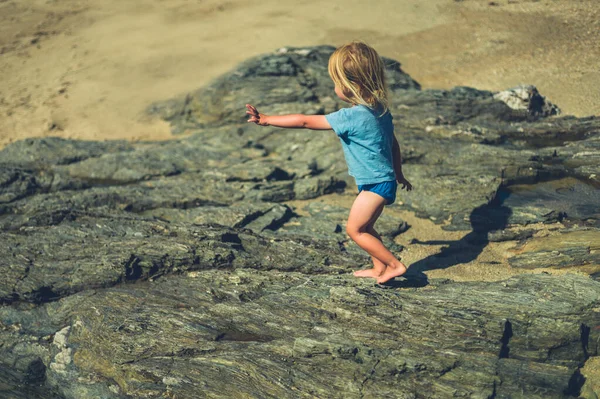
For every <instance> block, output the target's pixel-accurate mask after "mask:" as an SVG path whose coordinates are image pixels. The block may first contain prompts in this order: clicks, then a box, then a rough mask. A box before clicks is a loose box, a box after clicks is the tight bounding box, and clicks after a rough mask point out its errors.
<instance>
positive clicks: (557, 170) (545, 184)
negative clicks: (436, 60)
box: [0, 46, 600, 398]
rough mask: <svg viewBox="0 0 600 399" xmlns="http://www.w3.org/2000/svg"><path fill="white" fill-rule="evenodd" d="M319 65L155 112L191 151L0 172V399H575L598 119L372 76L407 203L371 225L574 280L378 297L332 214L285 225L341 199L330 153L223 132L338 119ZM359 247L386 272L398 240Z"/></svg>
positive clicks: (271, 61) (103, 146)
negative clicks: (383, 90) (0, 398)
mask: <svg viewBox="0 0 600 399" xmlns="http://www.w3.org/2000/svg"><path fill="white" fill-rule="evenodd" d="M332 51H333V48H331V47H327V46H323V47H314V48H302V49H292V48H290V49H282V50H279V51H277V52H275V53H273V54H268V55H265V56H261V57H257V58H255V59H252V60H248V61H247V62H245V63H243V64H242V65H240V66H239V68H237V69H236V70H235V71H232V72H231V73H228V74H226V75H224V76H223V77H222V78H220V79H218V80H217V81H215V82H214V83H213V84H211V85H210V86H208V87H206V88H203V89H200V90H198V91H195V92H193V93H191V94H189V95H188V96H186V97H185V98H181V99H174V100H169V101H167V102H165V103H161V104H155V105H153V106H152V107H150V111H151V112H157V113H160V114H161V115H162V116H163V117H164V118H166V119H168V120H170V121H171V122H172V123H173V130H174V131H175V132H187V133H189V135H187V136H186V137H182V138H180V139H177V140H173V141H171V142H165V143H150V142H148V143H136V144H130V143H124V142H110V143H97V142H76V141H71V140H62V139H57V138H46V139H28V140H25V141H21V142H17V143H14V144H12V145H10V146H8V147H6V148H5V149H4V150H3V151H1V152H0V242H1V243H2V245H1V246H0V267H1V269H2V271H3V277H2V278H1V279H0V302H1V303H2V307H0V394H1V395H4V396H7V397H15V398H20V397H48V398H51V397H64V398H88V397H89V398H127V397H147V398H154V397H156V398H158V397H171V398H173V397H176V398H198V397H212V398H220V397H265V398H288V397H289V398H302V397H322V398H328V397H335V398H368V397H372V398H375V397H397V398H446V397H465V398H519V397H522V398H563V397H576V396H578V395H579V394H580V393H582V392H583V393H582V394H586V395H588V397H592V396H589V395H592V394H594V390H595V389H596V388H595V387H597V384H595V383H593V381H590V378H593V377H588V381H587V382H586V376H587V375H590V376H593V375H595V374H594V373H591V372H588V374H585V371H586V370H589V369H590V368H591V366H589V367H588V368H587V369H586V368H584V369H583V371H584V372H583V373H582V371H580V369H581V368H582V367H583V366H584V365H585V364H586V360H587V359H588V358H590V357H594V356H598V342H600V328H599V326H600V282H598V281H596V278H597V276H598V275H600V267H598V264H600V258H599V256H598V250H599V248H598V242H600V222H599V219H600V213H599V211H598V210H599V209H600V194H599V190H598V187H599V184H600V169H599V168H600V120H599V119H597V118H594V117H590V118H582V119H577V118H573V117H556V116H554V117H547V115H549V114H552V112H540V111H539V109H538V108H535V109H534V108H531V107H521V108H519V107H514V108H511V107H510V106H508V105H507V103H506V102H505V100H502V99H501V98H500V97H501V96H499V95H497V94H496V93H491V92H487V91H479V90H476V89H473V88H465V87H458V88H455V89H453V90H449V91H442V90H425V91H422V90H420V87H419V85H418V83H416V82H415V81H414V80H412V79H411V78H410V77H409V76H407V75H406V74H404V73H403V72H402V70H401V68H400V65H399V64H398V63H397V62H395V61H392V60H386V61H387V63H388V65H389V68H388V72H389V77H390V86H391V94H392V112H393V114H394V121H395V127H396V134H397V136H398V139H399V141H400V143H401V146H402V150H403V155H404V162H405V171H406V175H407V176H408V178H409V179H410V180H411V181H412V182H413V183H414V185H415V190H414V191H413V192H411V193H409V194H403V195H402V196H401V198H400V199H399V202H398V203H397V204H395V205H393V207H396V208H400V209H406V210H411V211H414V212H415V213H416V214H417V215H418V216H420V217H423V218H429V219H431V220H433V221H435V222H436V223H439V224H441V225H443V227H444V228H445V229H448V230H463V231H465V232H467V233H466V235H465V238H464V239H463V240H462V241H464V242H465V243H469V245H470V246H471V247H473V248H479V249H481V248H483V247H485V246H486V245H488V244H489V243H490V242H500V241H504V242H506V241H515V246H516V250H515V252H514V254H513V255H512V257H511V258H509V259H508V262H509V263H510V264H511V266H512V267H514V268H519V269H522V270H531V269H536V268H540V267H543V268H555V269H556V268H560V269H565V268H573V270H575V269H577V270H582V269H581V268H582V267H583V268H584V269H585V270H587V271H588V272H589V273H590V274H591V275H592V277H589V276H584V275H582V274H581V273H579V274H563V275H550V274H522V275H518V276H515V277H512V278H510V279H508V280H506V281H500V282H454V281H451V280H441V279H428V278H427V275H426V273H425V272H426V271H427V270H426V268H424V267H423V265H420V264H419V262H417V264H414V265H413V267H412V269H409V273H407V279H398V280H397V281H394V282H391V283H390V284H388V285H387V286H386V287H385V288H388V289H383V288H381V287H378V286H375V285H374V284H373V282H372V281H366V280H357V279H354V278H353V277H351V274H350V271H351V270H354V269H357V268H359V267H361V266H362V265H364V264H366V263H368V261H369V260H368V257H367V256H366V255H365V254H364V253H363V252H362V251H361V250H360V249H358V248H357V247H356V245H355V244H353V243H351V242H350V241H349V240H348V238H347V236H346V234H345V231H344V230H345V229H344V221H345V218H346V215H347V211H348V209H347V208H345V207H344V206H341V205H333V204H330V203H322V202H316V201H315V202H312V203H309V204H308V205H305V206H303V207H301V208H296V207H295V206H293V205H291V202H289V201H292V200H295V201H296V200H306V199H315V198H318V197H320V196H323V195H324V194H329V193H334V192H342V191H344V190H345V191H346V192H349V193H350V192H352V191H354V190H355V187H354V185H353V182H352V181H351V179H350V178H349V177H348V176H347V174H346V167H345V164H344V160H343V155H342V152H341V151H340V148H339V143H338V142H337V140H338V139H337V138H336V136H335V135H334V134H331V133H329V134H328V133H327V132H311V131H301V130H280V129H276V128H271V127H267V128H264V127H257V126H254V125H249V124H247V123H245V122H244V120H245V117H244V104H245V103H247V102H249V103H253V104H255V105H256V106H257V107H259V109H260V110H261V111H263V112H266V113H270V112H294V113H297V112H312V113H326V112H330V111H333V110H334V109H336V108H337V107H340V106H342V105H343V104H341V103H340V102H339V100H337V99H336V98H335V96H334V94H333V86H332V84H331V82H330V80H329V78H328V76H327V68H326V66H327V58H328V56H329V54H330V53H331V52H332ZM531 90H533V89H531ZM532 92H533V91H532ZM535 92H536V93H537V91H535ZM538 95H539V93H538ZM544 104H549V103H546V102H545V103H544ZM543 223H553V225H554V226H559V227H556V228H557V229H558V231H556V232H555V233H556V234H555V235H552V236H544V235H543V234H542V233H543V232H541V231H539V230H538V229H539V226H540V225H541V224H543ZM536 226H537V227H536ZM377 227H378V229H379V231H380V233H381V234H382V236H383V239H384V240H385V241H386V243H387V244H388V245H389V246H390V247H391V248H392V249H393V250H394V251H395V252H401V251H402V246H401V245H399V244H397V243H395V242H394V238H395V237H396V236H397V235H399V234H402V233H403V232H404V231H406V230H407V229H408V228H410V226H408V225H407V224H406V223H405V222H404V221H402V220H398V219H396V218H393V217H390V216H388V215H386V214H384V215H383V217H382V218H381V220H380V221H379V222H378V226H377ZM557 237H558V238H557ZM453 250H457V249H456V248H454V249H453V248H451V247H450V248H448V249H447V251H453ZM582 387H583V388H582ZM590 392H592V393H591V394H590ZM11 395H12V396H11Z"/></svg>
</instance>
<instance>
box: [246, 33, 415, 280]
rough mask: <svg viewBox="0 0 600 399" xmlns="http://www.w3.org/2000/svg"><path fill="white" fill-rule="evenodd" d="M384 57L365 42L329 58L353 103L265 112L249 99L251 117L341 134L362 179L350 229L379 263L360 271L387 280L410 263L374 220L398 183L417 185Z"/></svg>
mask: <svg viewBox="0 0 600 399" xmlns="http://www.w3.org/2000/svg"><path fill="white" fill-rule="evenodd" d="M384 71H385V68H384V65H383V61H382V60H381V58H380V57H379V55H378V54H377V52H376V51H375V50H374V49H373V48H371V47H370V46H368V45H367V44H365V43H362V42H352V43H349V44H346V45H343V46H341V47H339V48H338V49H336V50H335V52H334V53H333V54H332V55H331V57H330V58H329V75H330V76H331V79H332V80H333V82H334V84H335V94H336V95H337V96H338V97H339V98H340V99H342V100H343V101H345V102H348V103H350V104H352V107H350V108H342V109H340V110H339V111H337V112H333V113H331V114H328V115H300V114H291V115H277V116H273V115H265V114H261V113H259V112H258V110H257V109H256V108H255V107H254V106H252V105H250V104H246V108H247V109H248V110H247V111H246V113H247V114H248V115H250V118H249V119H248V122H254V123H256V124H257V125H261V126H277V127H285V128H307V129H313V130H331V129H333V131H335V133H336V134H337V135H338V137H339V138H340V141H341V143H342V148H343V150H344V156H345V159H346V163H347V165H348V172H349V174H350V175H351V176H353V177H354V179H355V180H356V184H357V186H358V191H359V193H358V196H357V197H356V200H355V201H354V204H353V205H352V208H351V209H350V215H349V216H348V223H347V225H346V232H347V233H348V235H349V236H350V238H352V240H354V242H356V244H358V246H359V247H361V248H362V249H364V250H365V251H367V253H369V255H371V259H372V261H373V268H372V269H366V270H359V271H356V272H354V275H355V276H356V277H371V278H375V279H376V280H377V283H379V284H382V283H385V282H387V281H389V280H391V279H393V278H394V277H398V276H401V275H402V274H404V273H405V272H406V266H404V264H403V263H402V262H400V261H399V260H398V259H396V257H395V256H394V255H393V254H392V253H391V252H390V251H389V250H388V249H387V248H386V247H385V246H384V245H383V243H382V242H381V237H380V236H379V234H378V233H377V231H375V228H374V225H375V222H376V221H377V219H378V218H379V216H380V215H381V212H382V211H383V207H384V206H385V205H389V204H392V203H393V202H394V201H395V199H396V189H397V185H398V184H401V185H402V188H405V189H406V190H407V191H410V190H412V185H411V184H410V183H409V182H408V180H406V178H405V177H404V175H403V174H402V158H401V156H400V146H399V145H398V141H397V140H396V137H395V136H394V126H393V125H392V116H391V114H390V113H389V110H388V98H387V86H386V83H385V77H384Z"/></svg>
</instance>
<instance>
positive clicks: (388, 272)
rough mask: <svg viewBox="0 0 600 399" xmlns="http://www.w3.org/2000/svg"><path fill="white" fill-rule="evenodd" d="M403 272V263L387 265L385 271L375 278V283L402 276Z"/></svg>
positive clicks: (404, 270) (404, 268) (404, 267)
mask: <svg viewBox="0 0 600 399" xmlns="http://www.w3.org/2000/svg"><path fill="white" fill-rule="evenodd" d="M404 273H406V266H404V264H403V263H401V262H398V265H397V266H392V265H389V266H388V267H387V268H386V269H385V272H383V274H382V275H381V276H379V277H378V278H377V284H383V283H386V282H388V281H390V280H391V279H393V278H394V277H399V276H402V275H403V274H404Z"/></svg>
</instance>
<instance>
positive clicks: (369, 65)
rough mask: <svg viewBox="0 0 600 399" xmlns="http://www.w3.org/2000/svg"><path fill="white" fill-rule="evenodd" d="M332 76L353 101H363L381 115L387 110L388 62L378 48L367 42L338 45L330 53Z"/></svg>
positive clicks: (356, 102)
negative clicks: (386, 72)
mask: <svg viewBox="0 0 600 399" xmlns="http://www.w3.org/2000/svg"><path fill="white" fill-rule="evenodd" d="M328 70H329V76H331V79H332V80H333V83H334V84H335V85H336V86H337V87H339V88H340V89H341V90H342V93H343V94H344V95H345V96H346V98H347V99H348V101H350V102H351V103H352V104H354V105H356V104H362V105H365V106H367V107H369V108H371V109H373V110H380V111H381V115H383V114H385V113H386V112H387V110H388V91H387V84H386V82H385V66H384V64H383V60H382V59H381V57H380V56H379V54H377V51H375V49H373V48H372V47H371V46H369V45H367V44H366V43H364V42H360V41H354V42H351V43H348V44H344V45H342V46H340V47H338V48H337V49H336V50H335V51H334V52H333V54H331V57H329V65H328Z"/></svg>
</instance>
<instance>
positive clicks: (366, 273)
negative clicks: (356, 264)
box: [354, 269, 383, 278]
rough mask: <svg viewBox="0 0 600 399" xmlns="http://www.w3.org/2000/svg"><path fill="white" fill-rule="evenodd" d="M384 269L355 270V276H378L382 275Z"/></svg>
mask: <svg viewBox="0 0 600 399" xmlns="http://www.w3.org/2000/svg"><path fill="white" fill-rule="evenodd" d="M382 273H383V270H375V269H365V270H357V271H355V272H354V277H370V278H377V277H379V276H381V274H382Z"/></svg>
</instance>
